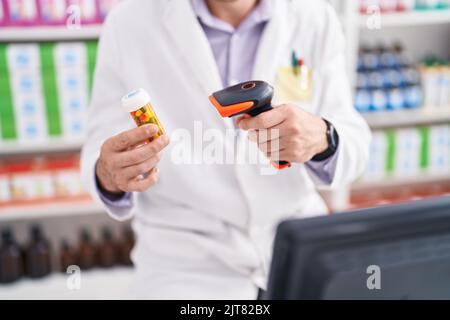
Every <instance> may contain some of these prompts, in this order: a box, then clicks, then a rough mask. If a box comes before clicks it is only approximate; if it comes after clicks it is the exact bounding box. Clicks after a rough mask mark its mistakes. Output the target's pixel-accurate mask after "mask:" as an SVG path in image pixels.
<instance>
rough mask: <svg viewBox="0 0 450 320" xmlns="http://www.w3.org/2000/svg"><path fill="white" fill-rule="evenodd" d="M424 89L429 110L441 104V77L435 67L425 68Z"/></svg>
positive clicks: (423, 72)
mask: <svg viewBox="0 0 450 320" xmlns="http://www.w3.org/2000/svg"><path fill="white" fill-rule="evenodd" d="M421 71H422V87H423V91H424V95H425V97H424V104H425V107H427V108H435V107H437V106H438V105H439V104H440V91H441V89H440V87H441V85H440V75H439V69H438V68H437V67H435V66H423V67H422V68H421Z"/></svg>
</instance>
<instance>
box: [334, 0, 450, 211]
mask: <svg viewBox="0 0 450 320" xmlns="http://www.w3.org/2000/svg"><path fill="white" fill-rule="evenodd" d="M329 2H330V3H331V4H332V5H333V6H334V7H335V8H336V9H337V10H338V14H339V17H340V19H341V22H342V26H343V29H344V34H345V38H346V45H347V64H348V72H349V76H350V80H351V83H352V86H354V84H355V82H356V76H355V75H356V72H355V70H356V69H357V60H358V51H359V47H360V44H361V42H365V41H368V39H373V38H375V39H374V40H375V41H378V40H386V39H388V38H389V35H390V33H391V32H392V33H393V34H395V36H394V37H393V38H392V40H398V39H403V38H405V41H414V35H412V34H411V32H412V31H411V30H414V32H416V30H418V28H417V27H424V28H422V29H420V34H418V35H417V36H418V37H420V39H422V37H424V36H426V37H427V38H426V40H427V41H425V42H424V44H423V43H422V41H421V40H417V41H416V43H413V44H412V48H411V50H413V51H412V53H414V54H413V56H414V58H415V59H420V58H423V54H426V53H435V54H438V55H439V54H442V53H443V52H446V54H448V43H449V40H450V38H449V34H450V33H449V32H450V9H445V10H423V11H411V12H398V13H381V15H380V23H381V25H380V26H381V28H380V29H378V30H369V29H368V28H367V19H368V16H366V15H363V14H361V13H360V11H359V3H360V1H359V0H329ZM445 28H447V29H445ZM447 30H448V31H447ZM436 31H438V33H436ZM388 34H389V35H388ZM428 34H430V37H428ZM442 37H444V38H442ZM445 37H447V38H445ZM417 42H419V43H417ZM433 45H436V48H435V47H434V46H433ZM437 48H438V49H437ZM434 50H437V52H435V51H434ZM363 116H364V118H365V119H366V121H367V123H368V124H369V126H370V127H371V129H386V128H398V127H408V126H417V125H431V124H439V123H450V106H449V108H440V109H438V108H427V107H424V108H420V109H416V110H402V111H395V112H383V113H368V114H364V115H363ZM447 182H450V174H426V173H423V174H420V175H418V176H415V177H393V178H390V179H385V180H382V181H370V182H367V181H359V182H357V183H355V184H354V185H352V186H351V187H350V188H349V189H350V190H348V189H347V188H344V189H345V190H335V191H333V192H334V193H335V194H334V195H332V196H331V197H330V198H332V199H338V201H337V202H336V201H335V202H336V204H338V207H339V208H342V203H345V201H343V200H342V199H345V198H347V199H348V200H350V199H349V197H350V196H351V195H352V194H355V193H360V194H361V193H367V192H370V191H374V190H375V191H376V190H383V189H387V188H389V189H391V190H393V189H396V188H397V189H398V188H402V187H404V186H409V185H414V184H416V185H417V186H427V185H430V186H431V185H434V184H444V183H447ZM330 205H331V206H332V207H333V203H330Z"/></svg>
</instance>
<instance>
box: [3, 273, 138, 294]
mask: <svg viewBox="0 0 450 320" xmlns="http://www.w3.org/2000/svg"><path fill="white" fill-rule="evenodd" d="M69 276H70V275H66V274H63V273H55V274H52V275H50V276H49V277H46V278H43V279H36V280H31V279H23V280H20V281H18V282H15V283H12V284H8V285H0V300H2V301H4V300H25V299H26V300H55V299H56V300H99V299H101V300H106V299H107V300H110V299H112V300H118V299H129V298H131V297H129V296H128V295H129V294H130V290H131V286H132V285H133V279H134V269H133V268H124V267H120V268H119V267H118V268H114V269H108V270H105V269H94V270H89V271H82V272H81V274H80V280H81V281H80V287H79V288H71V289H70V288H68V287H67V279H68V277H69Z"/></svg>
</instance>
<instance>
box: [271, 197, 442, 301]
mask: <svg viewBox="0 0 450 320" xmlns="http://www.w3.org/2000/svg"><path fill="white" fill-rule="evenodd" d="M265 298H267V299H450V197H443V198H436V199H431V200H426V201H416V202H410V203H407V204H401V205H394V206H383V207H377V208H372V209H365V210H357V211H351V212H347V213H340V214H334V215H331V216H327V217H318V218H311V219H301V220H290V221H285V222H282V223H281V224H280V225H279V227H278V230H277V235H276V239H275V243H274V254H273V260H272V266H271V273H270V277H269V285H268V290H267V294H266V296H265Z"/></svg>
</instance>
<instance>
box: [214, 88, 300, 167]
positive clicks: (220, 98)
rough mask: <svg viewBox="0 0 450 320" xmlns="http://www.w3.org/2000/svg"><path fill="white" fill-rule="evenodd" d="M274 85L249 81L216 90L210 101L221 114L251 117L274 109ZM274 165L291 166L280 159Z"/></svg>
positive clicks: (223, 115) (224, 115)
mask: <svg viewBox="0 0 450 320" xmlns="http://www.w3.org/2000/svg"><path fill="white" fill-rule="evenodd" d="M272 98H273V87H272V86H271V85H269V84H268V83H267V82H264V81H247V82H243V83H240V84H237V85H234V86H231V87H228V88H225V89H223V90H220V91H217V92H214V93H213V94H212V95H211V96H210V97H209V101H211V103H212V104H213V106H214V107H215V108H216V110H217V111H218V112H219V114H220V115H221V116H222V117H223V118H225V117H229V118H231V117H234V116H238V115H243V114H247V115H250V116H251V117H256V116H257V115H259V114H261V113H263V112H266V111H269V110H272V109H273V107H272ZM272 165H273V166H274V167H275V168H276V169H278V170H282V169H285V168H289V167H290V166H291V163H290V162H287V161H279V162H274V163H272Z"/></svg>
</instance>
